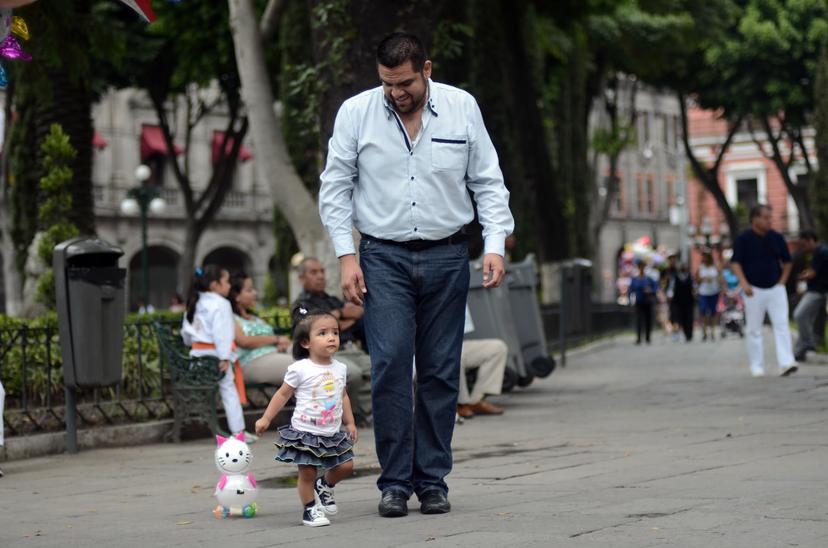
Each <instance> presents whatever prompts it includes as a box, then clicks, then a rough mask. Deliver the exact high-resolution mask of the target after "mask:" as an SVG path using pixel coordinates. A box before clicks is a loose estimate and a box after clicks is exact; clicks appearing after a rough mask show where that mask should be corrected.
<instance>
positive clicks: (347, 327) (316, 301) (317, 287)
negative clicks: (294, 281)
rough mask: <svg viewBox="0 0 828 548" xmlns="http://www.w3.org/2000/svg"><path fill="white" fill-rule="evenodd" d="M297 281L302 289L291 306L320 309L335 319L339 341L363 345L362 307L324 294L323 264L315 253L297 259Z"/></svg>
mask: <svg viewBox="0 0 828 548" xmlns="http://www.w3.org/2000/svg"><path fill="white" fill-rule="evenodd" d="M298 271H299V282H300V283H301V284H302V292H301V293H300V294H299V296H298V297H297V298H296V301H295V302H294V304H293V306H292V308H293V309H295V308H296V307H297V306H301V307H303V308H305V309H306V310H324V311H325V312H330V313H331V314H333V315H334V316H336V318H337V319H338V320H339V329H340V331H341V332H340V340H341V342H342V343H346V342H349V341H359V342H360V344H362V345H363V348H364V345H365V339H364V335H363V333H362V315H363V313H364V309H363V307H362V306H360V305H356V304H354V303H351V302H343V301H342V299H339V298H337V297H334V296H333V295H328V294H327V293H326V292H325V285H326V280H325V267H323V266H322V263H321V262H319V259H317V258H316V257H307V258H305V259H303V260H302V262H301V263H299V267H298Z"/></svg>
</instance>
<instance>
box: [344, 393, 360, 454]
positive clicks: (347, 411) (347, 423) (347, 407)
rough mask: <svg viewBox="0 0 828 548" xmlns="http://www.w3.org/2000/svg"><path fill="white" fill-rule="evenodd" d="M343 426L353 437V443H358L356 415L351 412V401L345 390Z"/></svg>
mask: <svg viewBox="0 0 828 548" xmlns="http://www.w3.org/2000/svg"><path fill="white" fill-rule="evenodd" d="M342 425H343V426H344V427H345V430H346V431H347V432H348V434H349V435H350V436H351V442H352V443H356V442H357V438H358V437H359V433H358V432H357V427H356V421H355V420H354V413H353V411H351V399H350V398H349V397H348V392H346V391H345V390H343V391H342Z"/></svg>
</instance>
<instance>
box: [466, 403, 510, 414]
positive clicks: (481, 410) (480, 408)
mask: <svg viewBox="0 0 828 548" xmlns="http://www.w3.org/2000/svg"><path fill="white" fill-rule="evenodd" d="M469 408H470V409H471V411H472V413H474V414H475V415H502V414H503V412H504V411H505V409H503V408H502V407H500V406H498V405H495V404H493V403H489V402H487V401H486V400H480V401H479V402H477V403H473V404H471V405H470V406H469Z"/></svg>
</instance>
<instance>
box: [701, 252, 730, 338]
mask: <svg viewBox="0 0 828 548" xmlns="http://www.w3.org/2000/svg"><path fill="white" fill-rule="evenodd" d="M696 283H697V284H698V292H699V315H700V316H701V321H702V340H703V341H706V340H707V339H708V335H709V337H710V340H715V337H716V335H715V334H714V329H715V325H716V321H717V319H718V312H717V308H718V306H719V294H720V293H721V291H722V287H723V286H724V281H723V279H722V271H721V269H720V268H719V267H718V266H716V264H715V263H714V262H713V255H712V254H711V253H710V252H705V253H704V254H703V255H702V263H701V264H700V265H699V268H698V270H696Z"/></svg>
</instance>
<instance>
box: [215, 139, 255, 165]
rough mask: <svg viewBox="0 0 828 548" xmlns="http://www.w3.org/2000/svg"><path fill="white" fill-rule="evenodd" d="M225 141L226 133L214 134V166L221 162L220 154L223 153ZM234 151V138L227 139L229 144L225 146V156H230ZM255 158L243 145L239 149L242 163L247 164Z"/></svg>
mask: <svg viewBox="0 0 828 548" xmlns="http://www.w3.org/2000/svg"><path fill="white" fill-rule="evenodd" d="M223 140H224V132H223V131H214V132H213V165H215V164H217V163H218V161H219V153H220V152H221V142H222V141H223ZM231 150H233V138H232V137H231V138H229V139H227V144H226V145H225V146H224V154H225V155H226V154H230V151H231ZM252 157H253V153H252V152H250V149H248V148H247V147H246V146H244V145H242V146H241V147H239V160H241V161H242V162H246V161H248V160H249V159H251V158H252Z"/></svg>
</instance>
